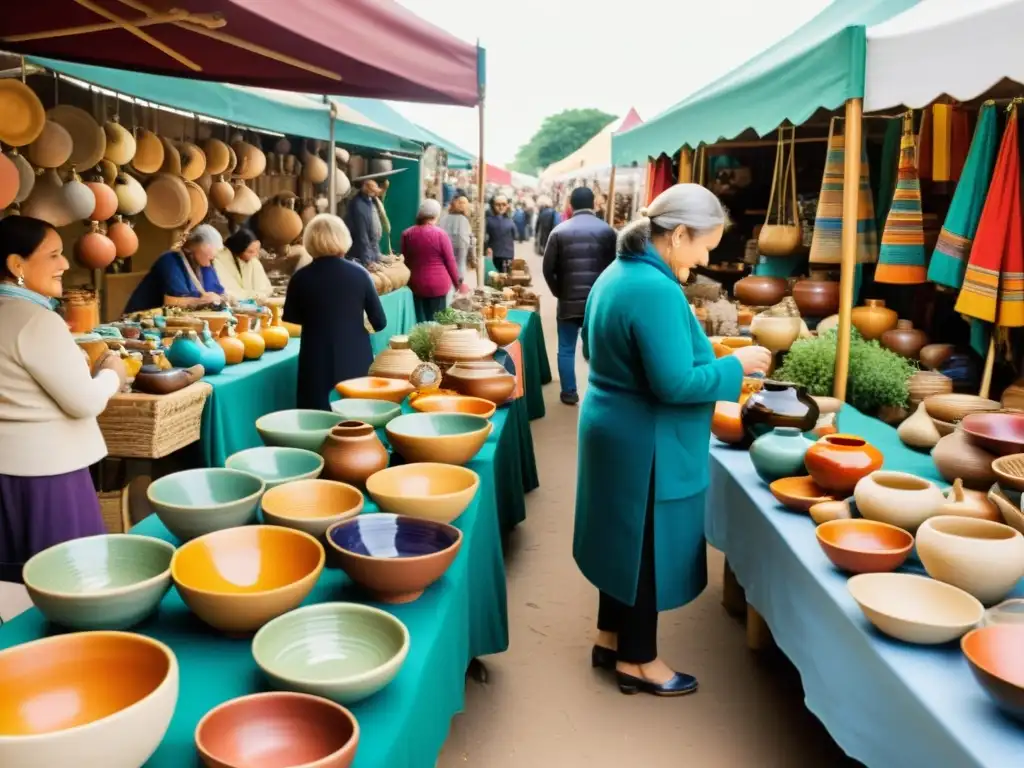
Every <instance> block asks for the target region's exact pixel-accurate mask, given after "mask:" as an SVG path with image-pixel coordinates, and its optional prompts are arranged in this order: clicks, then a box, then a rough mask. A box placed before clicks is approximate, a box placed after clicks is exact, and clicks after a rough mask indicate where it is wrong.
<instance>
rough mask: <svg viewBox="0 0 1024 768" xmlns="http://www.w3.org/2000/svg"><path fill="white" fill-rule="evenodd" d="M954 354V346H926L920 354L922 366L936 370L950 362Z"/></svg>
mask: <svg viewBox="0 0 1024 768" xmlns="http://www.w3.org/2000/svg"><path fill="white" fill-rule="evenodd" d="M954 352H956V347H955V346H954V345H953V344H925V345H924V346H923V347H921V351H920V353H919V357H920V358H921V365H923V366H924V367H925V368H931V369H933V370H934V369H935V368H939V367H941V366H942V364H943V363H944V362H946V361H947V360H949V358H950V357H951V356H952V354H953V353H954Z"/></svg>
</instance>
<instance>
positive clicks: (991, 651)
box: [960, 624, 1024, 723]
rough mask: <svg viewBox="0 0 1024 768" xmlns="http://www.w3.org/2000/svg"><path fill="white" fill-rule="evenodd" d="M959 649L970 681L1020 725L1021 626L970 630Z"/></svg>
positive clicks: (1023, 694)
mask: <svg viewBox="0 0 1024 768" xmlns="http://www.w3.org/2000/svg"><path fill="white" fill-rule="evenodd" d="M960 649H961V650H962V651H963V653H964V658H965V659H967V665H968V666H969V667H970V668H971V672H973V673H974V679H975V680H977V681H978V684H979V685H981V687H982V688H984V689H985V693H987V694H988V695H989V696H990V697H991V698H992V700H993V701H994V702H995V703H996V705H997V706H998V707H999V708H1000V709H1002V710H1003V711H1004V712H1005V713H1006V714H1008V715H1009V716H1010V717H1012V718H1014V719H1015V720H1018V721H1020V722H1022V723H1024V653H1022V649H1024V626H1020V625H1012V624H996V625H991V626H987V627H980V628H978V629H972V630H971V631H970V632H968V633H967V634H966V635H964V636H963V639H961V641H960Z"/></svg>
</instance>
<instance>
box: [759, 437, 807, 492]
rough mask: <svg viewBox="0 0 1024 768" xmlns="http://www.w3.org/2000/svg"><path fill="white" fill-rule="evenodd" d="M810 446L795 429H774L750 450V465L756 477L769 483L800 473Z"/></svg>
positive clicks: (802, 470) (760, 438) (802, 471)
mask: <svg viewBox="0 0 1024 768" xmlns="http://www.w3.org/2000/svg"><path fill="white" fill-rule="evenodd" d="M812 445H814V443H813V441H811V440H808V439H807V438H806V437H804V435H803V432H801V431H800V430H799V429H797V428H796V427H776V428H775V429H773V430H772V431H771V432H768V433H767V434H764V435H761V437H759V438H757V440H755V441H754V443H753V445H751V446H750V461H751V462H752V463H753V465H754V470H755V471H756V472H757V474H758V477H760V478H761V479H762V480H764V481H765V482H766V483H772V482H774V481H776V480H778V479H779V478H782V477H795V476H797V475H802V474H803V473H804V455H805V454H806V453H807V450H808V449H809V448H810V447H811V446H812Z"/></svg>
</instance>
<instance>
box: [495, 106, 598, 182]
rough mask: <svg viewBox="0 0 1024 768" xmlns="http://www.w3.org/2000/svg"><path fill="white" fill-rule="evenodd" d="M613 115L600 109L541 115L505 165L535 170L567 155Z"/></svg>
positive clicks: (532, 172)
mask: <svg viewBox="0 0 1024 768" xmlns="http://www.w3.org/2000/svg"><path fill="white" fill-rule="evenodd" d="M614 119H615V115H609V114H608V113H607V112H602V111H601V110H600V109H566V110H563V111H561V112H559V113H558V114H557V115H549V116H548V117H546V118H544V122H543V123H541V126H540V128H539V129H538V130H537V132H536V133H535V134H533V138H531V139H530V140H529V141H528V142H526V143H525V144H524V145H523V146H521V147H520V148H519V151H518V152H516V158H515V160H513V161H512V164H511V165H510V166H509V168H510V169H511V170H514V171H519V172H520V173H529V174H537V173H539V172H540V171H541V170H543V169H544V168H547V167H548V166H549V165H551V164H552V163H553V162H555V161H557V160H561V159H562V158H563V157H565V156H566V155H571V154H572V153H573V152H575V151H576V150H577V149H579V148H580V147H582V146H583V145H584V144H586V143H587V142H588V141H590V139H592V138H593V137H594V136H596V135H597V134H598V133H600V132H601V130H602V129H603V128H604V127H605V126H606V125H608V123H610V122H611V121H612V120H614Z"/></svg>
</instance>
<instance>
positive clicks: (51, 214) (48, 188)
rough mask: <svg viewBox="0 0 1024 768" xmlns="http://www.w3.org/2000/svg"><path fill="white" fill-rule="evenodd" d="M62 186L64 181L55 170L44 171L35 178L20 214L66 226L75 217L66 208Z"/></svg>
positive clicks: (58, 225) (57, 225)
mask: <svg viewBox="0 0 1024 768" xmlns="http://www.w3.org/2000/svg"><path fill="white" fill-rule="evenodd" d="M63 188H64V183H63V182H62V181H61V180H60V176H58V175H57V172H56V171H54V170H48V171H45V172H44V173H43V174H42V175H41V176H40V177H39V178H38V179H37V180H36V184H35V187H34V188H33V190H32V194H31V195H29V198H28V200H26V201H25V202H24V204H22V206H21V213H22V215H23V216H32V217H34V218H36V219H42V220H43V221H45V222H48V223H50V224H52V225H53V226H54V227H58V228H60V227H66V226H67V225H68V224H70V223H71V222H73V221H74V220H75V217H74V216H73V215H72V213H71V211H69V210H68V207H67V201H66V200H65V199H64V195H63Z"/></svg>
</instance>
